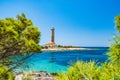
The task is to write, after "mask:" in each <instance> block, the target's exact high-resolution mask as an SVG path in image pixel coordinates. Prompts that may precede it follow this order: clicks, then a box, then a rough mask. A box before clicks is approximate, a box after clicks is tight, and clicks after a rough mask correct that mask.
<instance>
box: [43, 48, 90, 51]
mask: <svg viewBox="0 0 120 80" xmlns="http://www.w3.org/2000/svg"><path fill="white" fill-rule="evenodd" d="M72 50H91V49H90V48H48V49H42V51H43V52H51V51H72Z"/></svg>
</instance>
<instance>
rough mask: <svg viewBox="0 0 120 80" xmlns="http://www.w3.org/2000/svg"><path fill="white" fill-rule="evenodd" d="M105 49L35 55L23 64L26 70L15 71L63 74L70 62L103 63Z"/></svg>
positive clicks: (105, 58) (105, 57)
mask: <svg viewBox="0 0 120 80" xmlns="http://www.w3.org/2000/svg"><path fill="white" fill-rule="evenodd" d="M106 52H107V49H103V48H102V49H98V50H81V51H76V50H74V51H58V52H42V53H37V54H35V55H33V56H32V57H30V58H29V59H27V60H26V61H25V64H27V65H28V66H29V67H28V68H26V69H25V68H20V69H17V71H30V70H32V71H47V72H50V73H59V72H65V71H66V70H67V68H68V67H69V66H70V64H71V62H72V63H74V62H76V61H77V60H83V61H91V60H94V61H96V62H100V63H103V62H104V61H105V60H107V56H106V55H105V54H106Z"/></svg>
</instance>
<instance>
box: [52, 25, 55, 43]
mask: <svg viewBox="0 0 120 80" xmlns="http://www.w3.org/2000/svg"><path fill="white" fill-rule="evenodd" d="M54 31H55V29H54V27H52V29H51V42H52V43H55V42H54V33H55V32H54Z"/></svg>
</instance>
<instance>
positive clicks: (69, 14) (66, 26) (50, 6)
mask: <svg viewBox="0 0 120 80" xmlns="http://www.w3.org/2000/svg"><path fill="white" fill-rule="evenodd" d="M21 13H25V14H26V17H27V18H28V19H31V20H32V21H33V23H34V25H35V26H37V27H38V29H39V30H40V31H41V37H40V38H41V39H40V44H41V45H44V44H46V43H49V42H50V29H51V28H52V27H54V28H55V43H56V44H61V45H73V46H109V45H110V43H111V41H112V38H113V35H114V34H115V33H116V29H115V27H114V26H115V21H114V19H115V16H117V15H119V14H120V0H0V19H4V18H6V17H14V18H16V15H18V14H21Z"/></svg>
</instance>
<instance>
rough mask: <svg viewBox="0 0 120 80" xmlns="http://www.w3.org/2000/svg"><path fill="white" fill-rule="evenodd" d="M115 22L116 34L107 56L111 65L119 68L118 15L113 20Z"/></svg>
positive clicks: (119, 35) (119, 24)
mask: <svg viewBox="0 0 120 80" xmlns="http://www.w3.org/2000/svg"><path fill="white" fill-rule="evenodd" d="M115 22H116V25H115V27H116V28H117V30H118V34H117V35H116V36H115V37H114V42H113V43H112V45H111V46H110V49H109V52H108V56H109V60H110V62H111V63H112V64H114V65H117V66H119V67H120V15H118V16H117V17H116V18H115Z"/></svg>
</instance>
